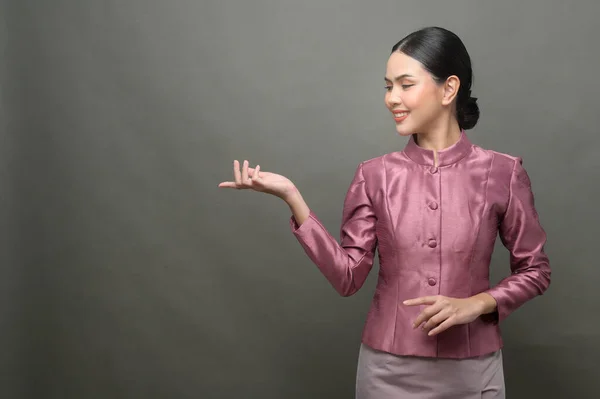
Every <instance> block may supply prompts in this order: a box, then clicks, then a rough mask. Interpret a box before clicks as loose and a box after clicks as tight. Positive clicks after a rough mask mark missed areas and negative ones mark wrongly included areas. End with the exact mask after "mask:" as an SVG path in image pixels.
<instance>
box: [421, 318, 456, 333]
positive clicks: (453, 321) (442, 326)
mask: <svg viewBox="0 0 600 399" xmlns="http://www.w3.org/2000/svg"><path fill="white" fill-rule="evenodd" d="M455 324H456V317H455V316H450V317H448V318H447V319H446V320H444V322H443V323H442V324H440V325H439V326H437V327H436V328H434V329H433V330H431V331H429V333H427V335H429V336H430V337H431V336H433V335H436V334H439V333H441V332H442V331H446V330H447V329H449V328H450V327H452V326H453V325H455Z"/></svg>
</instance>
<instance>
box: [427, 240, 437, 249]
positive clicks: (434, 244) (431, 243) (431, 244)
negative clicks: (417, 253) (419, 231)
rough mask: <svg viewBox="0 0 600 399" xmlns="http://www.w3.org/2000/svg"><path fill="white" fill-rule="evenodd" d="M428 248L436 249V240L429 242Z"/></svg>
mask: <svg viewBox="0 0 600 399" xmlns="http://www.w3.org/2000/svg"><path fill="white" fill-rule="evenodd" d="M429 247H430V248H435V247H437V241H436V240H433V239H431V240H429Z"/></svg>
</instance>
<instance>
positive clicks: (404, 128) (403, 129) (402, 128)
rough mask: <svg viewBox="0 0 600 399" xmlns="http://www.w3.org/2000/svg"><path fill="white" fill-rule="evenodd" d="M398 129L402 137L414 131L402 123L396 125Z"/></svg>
mask: <svg viewBox="0 0 600 399" xmlns="http://www.w3.org/2000/svg"><path fill="white" fill-rule="evenodd" d="M396 131H397V132H398V134H399V135H400V136H402V137H405V136H410V135H411V134H412V133H413V131H412V129H407V126H402V125H401V124H397V125H396Z"/></svg>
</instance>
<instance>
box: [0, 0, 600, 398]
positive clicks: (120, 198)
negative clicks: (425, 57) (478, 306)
mask: <svg viewBox="0 0 600 399" xmlns="http://www.w3.org/2000/svg"><path fill="white" fill-rule="evenodd" d="M0 4H1V9H0V18H1V19H0V46H1V50H2V51H1V53H0V54H1V56H2V60H1V62H0V78H1V81H0V82H1V84H2V86H1V91H0V129H2V131H1V133H2V136H1V141H0V167H1V170H0V172H1V174H0V176H1V179H0V189H1V191H0V205H1V207H0V209H1V212H2V213H1V214H0V216H1V217H2V219H1V220H2V229H0V232H1V236H0V245H1V248H0V249H1V250H0V271H1V277H0V339H1V341H0V342H1V343H2V347H1V348H0V376H1V381H0V396H1V397H3V398H108V397H110V398H286V399H293V398H351V397H353V390H354V373H355V367H356V359H357V353H358V345H359V340H360V333H361V330H362V326H363V323H364V318H365V316H366V312H367V310H368V306H369V303H370V300H371V297H372V294H373V291H374V284H375V282H376V273H377V267H376V268H374V269H373V272H372V273H371V275H370V277H369V279H368V282H367V284H366V285H365V286H364V288H363V289H362V290H361V291H360V292H359V293H358V294H356V295H355V296H353V297H350V298H340V297H338V296H337V294H336V293H335V291H334V290H333V289H332V288H331V287H330V286H329V284H328V283H327V281H326V280H325V278H324V277H323V276H322V275H320V274H319V272H318V271H317V269H316V267H314V266H313V265H312V263H310V261H309V260H308V258H307V257H306V256H305V255H304V252H303V251H302V249H301V247H300V245H299V244H298V243H297V242H296V241H295V239H294V237H293V236H292V234H291V233H290V232H289V227H288V218H289V210H288V208H287V206H286V205H285V204H284V203H282V202H281V201H280V200H278V199H276V198H274V197H270V196H266V195H263V194H259V193H253V192H247V191H244V192H239V191H235V190H222V189H221V190H220V189H218V188H217V184H218V183H219V182H221V181H223V180H230V178H231V162H232V160H233V159H234V158H237V159H240V160H243V159H249V160H250V162H252V163H253V164H255V163H260V164H261V166H262V168H263V170H269V171H274V172H277V173H281V174H284V175H286V176H288V177H290V178H291V179H292V180H293V181H294V182H295V183H296V184H297V185H298V187H299V188H300V190H301V191H302V193H303V195H304V197H305V199H306V200H307V202H308V203H309V205H310V206H311V208H312V209H313V210H314V211H315V212H316V213H317V214H318V215H319V216H320V217H321V219H322V220H323V222H324V223H325V225H326V226H327V227H328V228H329V229H330V231H331V232H332V233H333V234H334V235H335V236H337V235H338V231H339V221H340V217H341V205H342V201H343V197H344V194H345V190H346V189H347V187H348V184H349V183H350V180H351V178H352V175H353V172H354V169H355V168H356V165H357V164H358V163H359V162H360V161H362V160H365V159H369V158H372V157H375V156H379V155H381V154H384V153H386V152H392V151H397V150H401V149H402V148H403V146H404V144H405V139H402V138H400V137H398V136H397V135H396V133H395V129H394V125H393V121H392V119H391V118H390V116H389V114H388V113H387V112H386V110H385V108H384V105H383V93H384V90H383V85H384V84H383V75H384V72H385V63H386V60H387V57H388V55H389V50H390V49H391V47H392V45H393V44H394V43H395V42H396V41H398V40H399V39H400V38H402V37H403V36H404V35H406V34H407V33H409V32H410V31H412V30H415V29H418V28H420V27H423V26H428V25H441V26H444V27H446V28H449V29H451V30H453V31H455V32H456V33H457V34H459V36H460V37H461V38H462V39H463V41H464V42H465V44H466V46H467V48H468V50H469V52H470V54H471V56H472V59H473V65H474V71H475V84H474V88H473V93H474V95H475V96H477V97H479V104H480V107H481V111H482V115H481V119H480V123H479V124H478V125H477V127H476V129H475V130H474V131H471V132H470V137H471V139H472V140H473V141H474V142H475V143H477V144H479V145H481V146H484V147H487V148H492V149H495V150H498V151H503V152H508V153H511V154H513V155H518V156H522V157H523V158H524V161H525V163H524V166H525V167H526V169H527V170H528V172H529V173H530V176H531V179H532V181H533V187H534V192H535V195H536V205H537V208H538V211H539V213H540V216H541V218H542V222H543V225H544V227H545V229H546V231H547V233H548V236H549V241H548V245H547V252H548V254H549V256H550V258H551V262H552V266H553V282H552V285H551V287H550V289H549V291H548V292H547V294H546V295H544V296H543V297H541V298H537V299H535V300H534V301H532V302H530V303H528V304H527V305H525V307H523V308H522V309H520V310H519V311H517V312H516V313H514V314H513V315H511V316H510V317H509V318H508V319H507V320H506V322H505V323H504V324H503V332H504V337H505V341H506V347H505V352H504V353H505V364H506V384H507V389H508V394H509V397H510V398H511V399H517V398H528V399H531V398H546V397H549V398H566V397H582V398H583V397H586V398H587V397H589V398H591V397H596V396H597V395H598V393H599V392H600V389H599V388H600V379H598V378H597V376H598V371H597V370H598V369H597V367H598V366H597V365H598V361H599V360H600V343H599V342H600V341H599V338H600V337H599V334H600V323H598V320H597V315H598V314H599V310H600V309H599V303H600V301H599V295H598V277H599V275H600V272H599V269H598V262H597V259H598V257H597V249H598V244H597V230H596V228H597V226H598V222H599V217H598V206H597V204H598V194H599V191H600V190H599V184H598V181H599V178H598V170H599V166H600V161H599V157H598V146H599V145H600V139H599V136H598V126H599V125H600V116H599V115H600V113H599V112H598V109H597V97H598V93H599V92H600V83H599V80H598V79H597V76H598V70H597V66H598V64H599V63H600V49H599V47H598V44H597V41H596V37H597V26H598V21H597V18H598V15H599V14H600V3H598V2H594V1H591V0H590V1H577V2H562V1H547V0H545V1H541V0H538V1H528V2H521V1H502V2H498V1H496V2H481V1H475V0H474V1H452V2H450V1H439V2H424V1H418V2H417V1H414V2H413V1H410V2H398V1H392V0H386V1H375V2H365V1H359V0H354V1H340V0H337V1H327V2H323V1H316V0H306V1H302V2H298V1H290V0H256V1H242V0H226V1H223V0H219V1H217V0H208V1H207V0H201V1H193V0H177V1H173V0H171V1H158V0H151V1H150V0H120V1H116V0H114V1H108V0H104V1H91V0H88V1H84V0H71V1H68V0H54V1H41V0H40V1H32V0H13V1H9V0H2V1H1V3H0ZM507 272H508V253H507V251H506V250H504V249H503V247H502V246H501V244H499V245H498V251H497V252H496V254H495V256H494V261H493V276H494V279H495V280H496V281H497V280H498V279H499V278H501V277H503V276H504V275H506V274H507Z"/></svg>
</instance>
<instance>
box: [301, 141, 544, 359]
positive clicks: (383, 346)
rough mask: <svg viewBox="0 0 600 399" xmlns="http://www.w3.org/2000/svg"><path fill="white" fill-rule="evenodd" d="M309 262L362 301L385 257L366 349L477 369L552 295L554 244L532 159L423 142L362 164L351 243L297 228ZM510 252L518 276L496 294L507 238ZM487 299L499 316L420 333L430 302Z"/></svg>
mask: <svg viewBox="0 0 600 399" xmlns="http://www.w3.org/2000/svg"><path fill="white" fill-rule="evenodd" d="M290 227H291V229H292V232H293V234H294V235H295V237H296V238H297V240H298V241H299V242H300V244H301V245H302V247H303V248H304V251H305V252H306V254H307V255H308V256H309V258H310V259H311V260H312V262H313V263H314V264H315V265H317V266H318V268H319V269H320V271H321V272H322V273H323V275H324V276H325V277H326V278H327V279H328V280H329V282H330V283H331V285H332V286H333V287H334V288H335V289H336V290H337V292H338V293H339V294H340V295H342V296H349V295H352V294H354V293H356V292H357V291H358V290H359V289H360V288H361V286H362V285H363V283H364V282H365V280H366V278H367V275H368V274H369V272H370V270H371V268H372V266H373V260H374V256H375V250H376V248H377V249H378V255H379V266H380V267H379V276H378V280H377V287H376V290H375V294H374V297H373V301H372V304H371V307H370V309H369V312H368V315H367V320H366V323H365V326H364V329H363V333H362V342H363V343H365V344H366V345H368V346H370V347H372V348H375V349H378V350H381V351H386V352H389V353H393V354H397V355H414V356H424V357H443V358H467V357H474V356H479V355H483V354H487V353H490V352H493V351H496V350H498V349H500V348H502V337H501V333H500V328H499V322H501V321H502V320H504V319H505V318H506V317H507V316H508V315H509V314H510V313H511V312H513V311H514V310H516V309H517V308H518V307H520V306H521V305H523V304H524V303H525V302H526V301H528V300H530V299H532V298H533V297H535V296H537V295H541V294H543V293H544V291H545V290H546V289H547V288H548V286H549V285H550V266H549V262H548V257H547V256H546V254H545V252H544V245H545V243H546V234H545V231H544V230H543V228H542V227H541V225H540V223H539V219H538V214H537V212H536V210H535V207H534V198H533V193H532V190H531V182H530V180H529V177H528V174H527V172H526V171H525V169H524V168H523V167H522V159H521V158H519V157H514V156H510V155H507V154H503V153H499V152H495V151H491V150H486V149H483V148H481V147H479V146H477V145H474V144H472V143H471V142H470V141H469V139H468V138H467V136H466V134H465V132H464V131H462V132H461V137H460V140H459V141H458V142H457V143H455V144H454V145H452V146H451V147H448V148H446V149H444V150H443V151H438V167H435V166H434V155H433V151H432V150H428V149H424V148H422V147H420V146H419V145H417V144H416V143H415V141H414V139H413V138H412V137H411V138H410V139H409V141H408V143H407V144H406V147H405V148H404V150H403V151H401V152H400V151H399V152H393V153H390V154H386V155H383V156H381V157H378V158H373V159H370V160H367V161H364V162H362V163H361V164H360V165H359V166H358V168H357V169H356V173H355V175H354V178H353V180H352V183H351V185H350V187H349V189H348V192H347V194H346V198H345V200H344V208H343V213H342V225H341V229H340V235H341V241H340V242H339V243H338V241H337V240H336V239H335V238H334V237H332V236H331V234H329V232H328V231H327V230H326V229H325V227H324V226H323V225H322V224H321V222H320V221H319V219H318V218H317V216H316V214H315V213H314V212H313V211H312V210H311V211H310V216H309V217H308V219H307V220H305V222H304V223H302V225H300V226H299V225H298V223H297V221H296V220H295V218H294V217H293V216H292V217H291V219H290ZM498 233H499V234H500V239H501V240H502V243H503V244H504V246H505V247H506V248H507V249H508V250H509V251H510V268H511V271H512V273H511V274H510V275H509V276H508V277H506V278H505V279H503V280H502V281H501V282H499V283H498V284H497V285H496V286H494V287H491V288H490V283H489V265H490V259H491V256H492V252H493V249H494V243H495V241H496V237H497V235H498ZM481 292H487V293H488V294H490V295H492V296H493V297H494V298H495V299H496V301H497V304H498V307H497V310H496V312H495V313H492V314H488V315H483V316H481V317H479V318H477V319H476V320H475V321H473V322H471V323H468V324H463V325H457V326H453V327H450V328H449V329H448V330H446V331H444V332H442V333H440V334H438V335H435V336H433V337H429V336H428V335H427V333H426V332H424V331H422V330H421V329H413V328H412V323H413V321H414V320H415V318H416V317H417V315H418V314H419V313H420V311H421V310H422V309H423V308H424V306H406V305H403V304H402V302H403V301H404V300H406V299H410V298H416V297H420V296H427V295H444V296H448V297H454V298H466V297H470V296H472V295H476V294H478V293H481Z"/></svg>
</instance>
